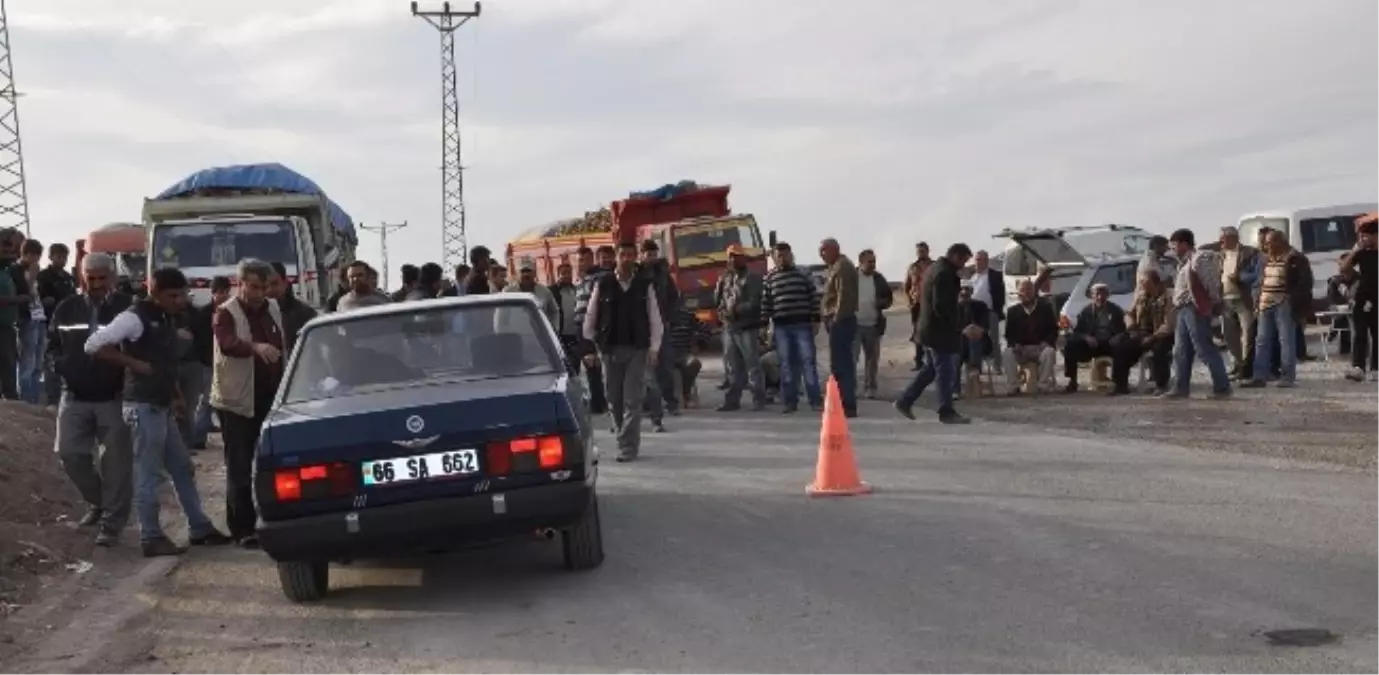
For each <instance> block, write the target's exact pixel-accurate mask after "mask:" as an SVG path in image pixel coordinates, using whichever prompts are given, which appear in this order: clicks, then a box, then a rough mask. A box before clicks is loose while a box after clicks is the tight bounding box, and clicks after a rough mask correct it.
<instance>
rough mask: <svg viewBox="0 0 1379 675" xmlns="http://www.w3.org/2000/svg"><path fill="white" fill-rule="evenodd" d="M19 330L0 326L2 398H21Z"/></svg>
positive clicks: (14, 399)
mask: <svg viewBox="0 0 1379 675" xmlns="http://www.w3.org/2000/svg"><path fill="white" fill-rule="evenodd" d="M18 368H19V331H18V330H17V329H16V328H15V327H14V326H0V399H4V400H9V401H18V400H19V376H18Z"/></svg>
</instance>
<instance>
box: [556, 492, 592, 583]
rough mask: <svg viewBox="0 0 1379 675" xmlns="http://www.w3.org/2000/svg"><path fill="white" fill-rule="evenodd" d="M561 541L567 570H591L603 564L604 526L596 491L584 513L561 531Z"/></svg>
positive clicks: (590, 496)
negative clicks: (601, 520)
mask: <svg viewBox="0 0 1379 675" xmlns="http://www.w3.org/2000/svg"><path fill="white" fill-rule="evenodd" d="M560 543H561V547H562V549H563V552H564V554H565V569H567V570H589V569H593V568H595V567H598V566H599V565H601V564H603V527H602V525H601V524H600V523H599V499H598V495H597V494H596V493H591V494H590V495H589V506H588V507H586V508H585V509H584V515H582V516H580V517H579V520H578V521H577V522H576V523H575V524H574V525H572V526H570V527H569V528H567V529H565V530H563V531H562V532H561V533H560Z"/></svg>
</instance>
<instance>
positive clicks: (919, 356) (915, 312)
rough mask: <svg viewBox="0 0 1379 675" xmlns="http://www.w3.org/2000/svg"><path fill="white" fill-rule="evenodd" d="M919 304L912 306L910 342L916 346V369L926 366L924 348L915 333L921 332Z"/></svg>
mask: <svg viewBox="0 0 1379 675" xmlns="http://www.w3.org/2000/svg"><path fill="white" fill-rule="evenodd" d="M918 326H919V303H915V304H914V305H911V306H910V341H911V342H913V343H914V344H915V368H919V367H920V366H922V365H924V346H923V345H921V344H919V340H918V339H917V336H916V335H915V332H916V331H918V330H919V328H918Z"/></svg>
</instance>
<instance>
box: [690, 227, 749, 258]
mask: <svg viewBox="0 0 1379 675" xmlns="http://www.w3.org/2000/svg"><path fill="white" fill-rule="evenodd" d="M732 244H740V245H741V246H742V247H743V248H761V235H759V234H758V233H757V228H756V227H755V226H754V225H753V224H751V222H750V221H748V222H741V221H739V222H737V223H721V224H715V225H702V226H698V227H688V228H685V229H683V230H680V231H678V232H676V233H675V255H676V257H678V258H696V257H701V256H714V255H718V256H722V255H723V254H724V253H726V252H727V250H728V246H729V245H732Z"/></svg>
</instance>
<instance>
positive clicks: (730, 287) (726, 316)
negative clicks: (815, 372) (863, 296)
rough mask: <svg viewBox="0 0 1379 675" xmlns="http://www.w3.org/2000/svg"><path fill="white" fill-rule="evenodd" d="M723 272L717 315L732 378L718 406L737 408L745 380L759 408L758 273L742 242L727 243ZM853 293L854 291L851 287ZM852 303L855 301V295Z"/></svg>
mask: <svg viewBox="0 0 1379 675" xmlns="http://www.w3.org/2000/svg"><path fill="white" fill-rule="evenodd" d="M723 276H724V279H723V294H722V297H721V298H720V300H719V304H718V316H719V318H720V319H721V320H722V321H723V339H724V342H725V344H726V350H727V361H728V362H730V363H731V364H732V366H731V368H730V370H731V371H732V382H731V383H730V386H729V387H728V391H727V393H726V394H724V396H723V405H721V406H719V407H718V410H719V412H729V411H733V410H738V409H740V408H741V407H742V390H743V389H744V388H746V386H747V385H748V384H749V383H750V384H751V387H752V409H753V410H761V409H763V408H765V407H766V380H765V377H764V376H763V374H762V372H761V349H760V345H759V344H758V342H757V340H758V336H757V333H758V331H760V330H761V296H762V286H763V284H762V279H761V275H759V274H757V273H756V272H753V271H751V270H750V269H748V267H747V252H746V251H744V250H743V249H742V245H741V244H732V245H731V246H729V247H728V271H727V272H725V273H724V275H723ZM853 294H854V295H856V292H855V290H854V293H853ZM853 304H854V305H855V304H856V299H855V298H854V302H853ZM849 356H851V353H850V351H849Z"/></svg>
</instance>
